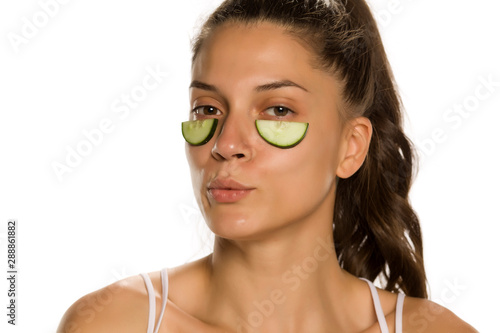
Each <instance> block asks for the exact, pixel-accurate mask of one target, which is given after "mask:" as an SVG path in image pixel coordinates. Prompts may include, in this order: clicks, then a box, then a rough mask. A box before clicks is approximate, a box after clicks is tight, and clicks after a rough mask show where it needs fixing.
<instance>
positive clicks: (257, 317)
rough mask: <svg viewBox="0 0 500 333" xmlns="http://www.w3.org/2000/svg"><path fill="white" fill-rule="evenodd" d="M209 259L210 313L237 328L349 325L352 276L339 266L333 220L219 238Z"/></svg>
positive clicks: (307, 328)
mask: <svg viewBox="0 0 500 333" xmlns="http://www.w3.org/2000/svg"><path fill="white" fill-rule="evenodd" d="M329 221H331V220H329ZM312 225H313V226H314V227H311V226H312ZM305 226H307V228H306V227H305ZM208 259H209V267H210V268H211V269H210V273H211V278H210V280H211V284H212V286H213V287H212V288H211V293H210V299H211V301H210V304H215V307H213V308H211V309H210V312H211V313H212V314H215V315H216V316H219V318H221V319H222V318H224V319H223V320H224V321H225V322H226V323H228V326H231V327H233V328H234V327H237V328H238V329H237V332H260V331H283V330H284V329H285V328H286V329H285V330H287V331H289V332H294V331H296V332H299V331H302V332H304V331H328V329H326V327H323V326H317V325H327V324H328V325H329V326H328V327H330V329H331V327H332V325H333V326H336V327H342V326H344V325H343V323H345V321H346V314H345V311H343V308H345V306H346V304H349V293H350V283H348V281H349V280H350V279H351V278H352V277H351V276H349V274H347V273H346V272H344V271H343V270H342V269H341V268H340V266H339V263H338V260H337V257H336V253H335V249H334V245H333V228H332V225H331V223H325V224H324V225H323V226H321V225H318V224H316V225H314V224H311V223H301V224H298V225H294V226H289V228H288V229H286V230H280V231H279V234H278V232H276V234H273V235H267V237H265V238H261V239H259V240H252V241H235V240H227V239H223V238H220V237H216V240H215V246H214V252H213V254H212V255H211V256H209V257H208ZM305 309H307V310H308V311H304V310H305ZM332 314H337V315H333V316H332ZM320 316H321V317H322V318H325V317H326V318H329V320H332V321H335V322H336V323H332V322H328V321H325V320H324V319H322V320H318V319H319V318H318V317H320ZM229 323H231V324H229Z"/></svg>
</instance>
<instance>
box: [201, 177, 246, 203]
mask: <svg viewBox="0 0 500 333" xmlns="http://www.w3.org/2000/svg"><path fill="white" fill-rule="evenodd" d="M207 187H208V194H209V196H210V197H212V198H213V199H214V200H215V201H217V202H219V203H234V202H238V201H240V200H242V199H244V198H245V197H247V196H248V195H249V194H250V193H251V192H252V191H253V190H255V188H253V187H249V186H246V185H243V184H241V183H238V182H237V181H235V180H233V179H219V178H216V179H215V180H213V181H211V182H210V183H209V184H208V186H207Z"/></svg>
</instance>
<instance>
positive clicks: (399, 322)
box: [396, 293, 405, 333]
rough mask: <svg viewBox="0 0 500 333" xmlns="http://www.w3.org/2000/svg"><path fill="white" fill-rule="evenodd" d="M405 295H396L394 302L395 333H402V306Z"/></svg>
mask: <svg viewBox="0 0 500 333" xmlns="http://www.w3.org/2000/svg"><path fill="white" fill-rule="evenodd" d="M404 300H405V294H403V293H399V294H398V301H397V302H396V333H403V304H404Z"/></svg>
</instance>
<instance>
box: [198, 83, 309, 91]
mask: <svg viewBox="0 0 500 333" xmlns="http://www.w3.org/2000/svg"><path fill="white" fill-rule="evenodd" d="M286 87H296V88H299V89H302V90H304V91H305V92H309V91H308V90H307V89H306V88H304V87H302V86H301V85H298V84H297V83H295V82H293V81H290V80H281V81H273V82H270V83H266V84H263V85H260V86H257V87H255V88H254V90H255V91H256V92H263V91H269V90H275V89H280V88H286ZM189 88H198V89H202V90H206V91H212V92H216V93H218V94H220V91H219V89H217V87H216V86H214V85H211V84H207V83H203V82H201V81H197V80H194V81H193V82H191V84H190V85H189Z"/></svg>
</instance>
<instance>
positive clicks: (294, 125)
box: [255, 119, 309, 149]
mask: <svg viewBox="0 0 500 333" xmlns="http://www.w3.org/2000/svg"><path fill="white" fill-rule="evenodd" d="M255 126H256V127H257V131H258V132H259V135H260V136H261V137H262V138H263V139H264V140H265V141H266V142H267V143H269V144H271V145H273V146H275V147H278V148H282V149H288V148H292V147H295V146H296V145H298V144H299V143H300V142H301V141H302V140H303V139H304V138H305V136H306V133H307V129H308V128H309V123H299V122H294V121H279V120H263V119H260V120H256V121H255Z"/></svg>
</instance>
